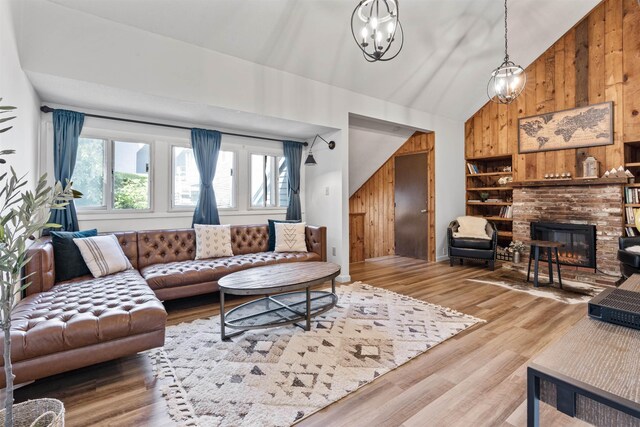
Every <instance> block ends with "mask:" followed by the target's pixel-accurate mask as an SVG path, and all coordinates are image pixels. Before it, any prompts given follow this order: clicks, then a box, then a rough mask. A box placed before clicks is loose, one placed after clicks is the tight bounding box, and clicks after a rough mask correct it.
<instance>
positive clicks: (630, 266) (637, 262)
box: [618, 236, 640, 279]
mask: <svg viewBox="0 0 640 427" xmlns="http://www.w3.org/2000/svg"><path fill="white" fill-rule="evenodd" d="M618 246H619V249H618V261H620V271H621V273H622V277H624V278H625V279H628V278H629V277H630V276H631V275H632V274H636V273H640V254H634V253H633V252H628V251H627V250H626V249H627V248H628V247H630V246H640V236H634V237H620V239H619V240H618Z"/></svg>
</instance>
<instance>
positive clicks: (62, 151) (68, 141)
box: [49, 110, 84, 231]
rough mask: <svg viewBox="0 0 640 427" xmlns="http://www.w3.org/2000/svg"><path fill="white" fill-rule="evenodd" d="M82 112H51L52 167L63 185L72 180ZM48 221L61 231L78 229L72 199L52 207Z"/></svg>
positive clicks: (82, 121) (56, 177) (55, 175)
mask: <svg viewBox="0 0 640 427" xmlns="http://www.w3.org/2000/svg"><path fill="white" fill-rule="evenodd" d="M83 123H84V114H82V113H77V112H75V111H67V110H55V111H54V112H53V169H54V177H55V179H56V181H59V182H60V183H61V184H62V185H63V186H66V185H67V182H68V181H72V177H73V169H74V168H75V167H76V155H77V154H78V137H79V136H80V131H82V125H83ZM49 222H52V223H54V224H60V225H61V226H62V228H60V230H63V231H78V217H77V215H76V207H75V205H74V204H73V200H72V201H70V202H69V204H68V205H67V206H65V208H64V209H52V210H51V217H50V219H49Z"/></svg>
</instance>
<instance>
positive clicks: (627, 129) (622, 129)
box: [465, 0, 640, 181]
mask: <svg viewBox="0 0 640 427" xmlns="http://www.w3.org/2000/svg"><path fill="white" fill-rule="evenodd" d="M511 53H512V54H513V57H514V58H517V52H511ZM526 73H527V85H526V88H525V90H524V92H523V94H522V95H521V96H520V97H519V98H518V99H517V100H516V102H514V103H513V104H511V105H508V106H506V105H497V104H494V103H492V102H488V103H487V104H486V105H485V106H484V107H482V108H481V109H480V110H479V111H478V112H476V113H475V114H474V115H473V117H471V118H470V119H469V120H467V122H466V124H465V156H466V157H467V158H470V159H472V158H474V157H486V156H492V155H500V154H512V155H513V167H514V180H515V181H523V180H531V179H540V178H543V177H544V175H545V174H546V173H556V172H558V173H560V172H565V171H569V172H571V173H572V174H573V175H574V176H579V175H581V173H578V174H577V175H576V167H581V160H582V158H584V157H585V156H586V155H592V156H595V157H596V158H597V159H598V161H600V164H601V168H600V169H601V173H604V170H605V169H604V168H607V169H611V168H613V167H618V166H620V165H622V164H623V163H624V143H625V142H626V143H629V142H638V141H640V5H638V2H637V0H605V1H603V2H602V3H600V4H599V5H598V6H597V7H595V8H594V9H593V10H592V11H591V12H590V13H589V15H588V16H587V17H585V18H584V19H583V20H582V21H581V22H579V23H578V24H577V25H576V26H575V27H574V28H572V29H571V30H569V31H568V32H567V33H566V34H565V35H564V36H563V37H562V38H561V39H560V40H558V41H557V42H556V43H555V44H554V45H553V46H551V47H550V48H549V49H548V50H547V51H546V52H545V53H544V54H542V55H541V56H540V57H539V58H538V59H537V60H536V61H535V62H534V63H533V64H531V65H530V66H529V67H527V69H526ZM605 101H612V102H613V103H614V131H615V135H614V141H615V143H614V144H613V145H608V146H604V147H592V148H586V149H569V150H559V151H548V152H542V153H530V154H518V134H517V126H518V118H519V117H527V116H532V115H536V114H540V113H546V112H553V111H559V110H564V109H569V108H574V107H581V106H585V105H590V104H596V103H600V102H605Z"/></svg>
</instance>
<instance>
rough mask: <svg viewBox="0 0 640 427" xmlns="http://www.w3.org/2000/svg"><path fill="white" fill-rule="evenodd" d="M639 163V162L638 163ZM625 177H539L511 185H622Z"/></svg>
mask: <svg viewBox="0 0 640 427" xmlns="http://www.w3.org/2000/svg"><path fill="white" fill-rule="evenodd" d="M638 165H640V163H639V164H638ZM627 182H628V179H627V178H578V179H539V180H531V181H514V182H512V183H511V186H512V187H514V188H518V187H566V186H575V185H612V184H618V185H624V184H626V183H627Z"/></svg>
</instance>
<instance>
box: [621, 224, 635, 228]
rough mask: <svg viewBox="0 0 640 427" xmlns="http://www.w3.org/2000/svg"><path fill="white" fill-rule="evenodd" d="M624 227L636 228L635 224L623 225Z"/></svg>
mask: <svg viewBox="0 0 640 427" xmlns="http://www.w3.org/2000/svg"><path fill="white" fill-rule="evenodd" d="M624 226H625V227H633V228H636V225H635V224H625V225H624Z"/></svg>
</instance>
